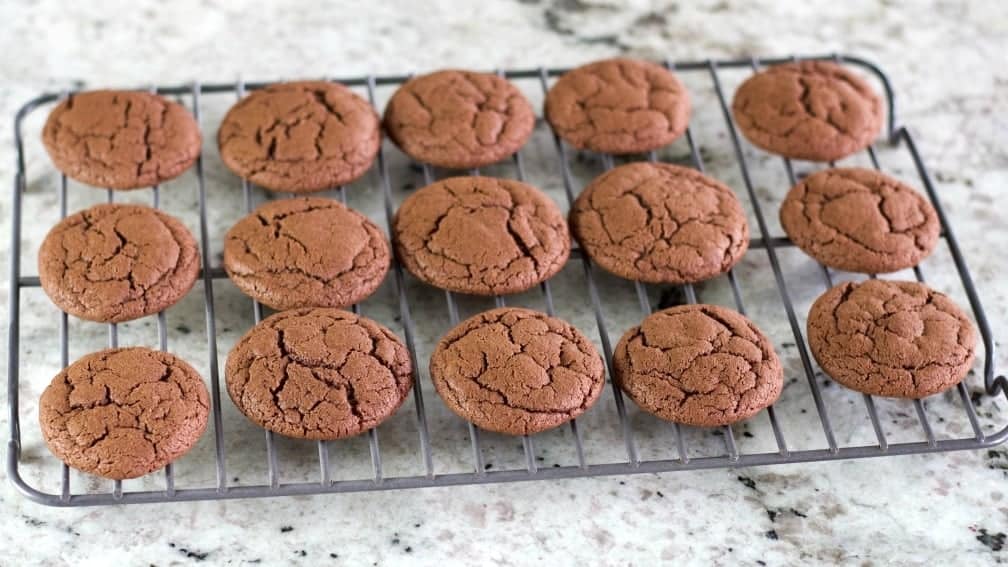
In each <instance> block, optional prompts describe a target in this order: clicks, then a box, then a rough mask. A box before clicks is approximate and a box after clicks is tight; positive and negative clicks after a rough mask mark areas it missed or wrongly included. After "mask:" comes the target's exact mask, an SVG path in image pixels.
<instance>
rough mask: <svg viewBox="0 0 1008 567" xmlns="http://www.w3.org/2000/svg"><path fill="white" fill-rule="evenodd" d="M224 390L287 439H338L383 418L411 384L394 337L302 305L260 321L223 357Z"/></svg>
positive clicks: (362, 320)
mask: <svg viewBox="0 0 1008 567" xmlns="http://www.w3.org/2000/svg"><path fill="white" fill-rule="evenodd" d="M224 371H225V375H226V377H227V389H228V394H230V395H231V399H232V400H233V401H234V403H235V405H236V406H238V409H239V410H241V412H242V413H244V414H245V415H246V416H248V418H249V419H251V420H252V421H254V422H255V423H257V424H259V425H261V426H263V427H265V428H266V429H269V430H270V431H274V432H276V433H279V434H281V435H286V436H288V437H298V438H302V439H341V438H344V437H351V436H353V435H357V434H359V433H362V432H364V431H367V430H368V429H372V428H374V427H377V426H378V424H380V423H381V422H383V421H385V420H386V419H387V418H388V417H389V416H391V415H392V414H393V413H395V411H396V410H397V409H399V406H401V405H402V403H403V402H404V401H405V400H406V396H407V395H408V394H409V391H410V388H411V387H412V385H413V366H412V364H411V363H410V358H409V354H407V352H406V347H404V346H403V344H402V342H401V341H400V340H399V337H397V336H395V335H394V334H393V333H392V331H390V330H388V329H387V328H385V327H384V326H382V325H379V324H378V323H376V322H374V321H372V320H370V319H368V318H366V317H360V316H357V315H354V314H353V313H350V312H348V311H341V310H339V309H327V308H306V309H294V310H291V311H283V312H281V313H277V314H275V315H273V316H271V317H267V318H266V319H263V320H262V322H261V323H259V324H258V325H256V326H255V327H253V328H252V330H250V331H249V332H248V333H246V334H245V336H244V337H242V339H241V340H240V341H238V344H237V345H235V347H234V350H232V351H231V354H229V355H228V358H227V365H226V366H225V370H224Z"/></svg>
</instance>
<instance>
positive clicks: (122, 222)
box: [38, 203, 200, 323]
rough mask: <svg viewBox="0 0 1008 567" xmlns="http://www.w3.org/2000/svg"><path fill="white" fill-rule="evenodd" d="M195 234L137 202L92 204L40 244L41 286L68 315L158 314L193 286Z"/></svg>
mask: <svg viewBox="0 0 1008 567" xmlns="http://www.w3.org/2000/svg"><path fill="white" fill-rule="evenodd" d="M199 264H200V255H199V249H198V247H197V245H196V239H195V238H194V237H193V235H192V233H190V232H189V230H188V229H187V228H186V227H185V226H184V225H183V224H182V223H181V222H180V221H179V220H178V219H176V218H175V217H172V216H170V215H168V214H166V213H163V212H161V211H159V210H157V209H152V208H151V207H147V206H144V205H127V204H112V203H109V204H99V205H95V206H93V207H91V208H89V209H85V210H83V211H80V212H79V213H76V214H73V215H70V216H69V217H67V218H65V219H63V220H62V221H60V222H59V224H57V225H56V226H54V227H53V228H52V229H51V230H50V231H49V233H48V234H47V235H46V237H45V239H44V240H43V241H42V246H41V247H40V248H39V255H38V269H39V280H40V283H41V284H42V289H43V290H45V292H46V295H48V296H49V299H51V300H52V302H53V303H55V304H56V306H57V307H59V308H60V309H62V310H63V311H66V312H67V313H69V314H71V315H74V316H76V317H80V318H81V319H87V320H89V321H99V322H106V323H119V322H123V321H129V320H132V319H137V318H140V317H143V316H145V315H150V314H152V313H157V312H159V311H162V310H164V309H167V308H168V307H170V306H171V305H174V304H175V303H176V302H177V301H178V300H179V299H181V298H182V297H183V296H184V295H185V294H186V293H188V292H189V290H190V289H192V286H193V284H194V283H195V282H196V277H197V275H198V274H199V267H200V266H199Z"/></svg>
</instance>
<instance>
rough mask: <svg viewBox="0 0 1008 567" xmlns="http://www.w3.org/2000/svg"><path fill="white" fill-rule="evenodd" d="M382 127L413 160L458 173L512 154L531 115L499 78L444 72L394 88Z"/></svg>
mask: <svg viewBox="0 0 1008 567" xmlns="http://www.w3.org/2000/svg"><path fill="white" fill-rule="evenodd" d="M384 123H385V131H386V132H388V135H389V137H390V138H392V141H394V142H395V143H396V145H398V146H399V147H400V148H401V149H402V150H403V152H405V153H406V154H407V155H409V156H410V157H412V158H413V159H415V160H417V161H420V162H425V163H429V164H432V165H436V166H440V167H448V168H456V169H462V168H470V167H481V166H484V165H490V164H492V163H496V162H498V161H500V160H502V159H504V158H506V157H507V156H510V155H511V154H513V153H515V152H517V151H518V149H519V148H521V147H522V146H523V145H525V142H526V140H528V138H529V136H531V135H532V129H533V128H534V127H535V111H533V110H532V105H531V104H529V101H528V99H526V98H525V96H524V95H523V94H522V93H521V91H519V90H518V88H517V87H515V86H514V85H513V84H511V83H510V82H509V81H508V80H507V79H505V78H504V77H500V76H497V75H494V74H491V73H476V72H472V71H457V70H446V71H437V72H435V73H430V74H428V75H421V76H419V77H414V78H412V79H410V80H409V81H407V82H406V83H404V84H403V85H402V86H401V87H399V90H397V91H396V92H395V94H394V95H392V98H391V99H389V103H388V106H387V107H386V108H385V119H384Z"/></svg>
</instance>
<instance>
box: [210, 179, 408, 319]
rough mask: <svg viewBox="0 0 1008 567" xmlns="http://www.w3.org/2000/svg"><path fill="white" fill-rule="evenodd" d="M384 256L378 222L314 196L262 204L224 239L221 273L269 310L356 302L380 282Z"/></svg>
mask: <svg viewBox="0 0 1008 567" xmlns="http://www.w3.org/2000/svg"><path fill="white" fill-rule="evenodd" d="M390 260H391V254H390V251H389V246H388V243H387V242H386V241H385V236H384V235H383V234H382V231H381V229H380V228H378V226H377V225H375V224H374V223H373V222H371V221H370V220H369V219H368V218H367V217H365V216H364V215H362V214H360V213H358V212H357V211H355V210H353V209H351V208H349V207H347V206H345V205H343V204H342V203H340V202H338V201H334V200H332V199H323V198H318V197H300V198H296V199H281V200H277V201H272V202H269V203H266V204H264V205H262V206H260V207H259V208H257V209H256V210H255V211H253V212H252V213H251V214H250V215H248V216H246V217H244V218H242V219H241V220H239V221H238V222H237V223H236V224H235V225H234V226H232V227H231V229H230V230H228V232H227V234H226V235H225V237H224V269H225V270H226V271H227V273H228V277H230V278H231V281H233V282H234V283H235V285H236V286H238V288H239V289H240V290H242V292H244V293H245V294H246V295H248V296H250V297H252V298H253V299H255V300H257V301H259V302H260V303H263V304H265V305H268V306H270V307H272V308H273V309H276V310H283V309H293V308H296V307H345V306H348V305H352V304H354V303H357V302H359V301H361V300H362V299H364V298H366V297H368V296H369V295H371V294H372V293H374V291H375V290H376V289H377V288H378V286H379V285H381V282H382V280H383V279H384V278H385V274H386V272H388V268H389V262H390Z"/></svg>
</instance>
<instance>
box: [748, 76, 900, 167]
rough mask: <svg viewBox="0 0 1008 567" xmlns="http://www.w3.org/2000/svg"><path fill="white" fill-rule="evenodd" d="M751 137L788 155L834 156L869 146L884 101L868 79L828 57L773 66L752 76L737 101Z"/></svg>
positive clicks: (878, 127)
mask: <svg viewBox="0 0 1008 567" xmlns="http://www.w3.org/2000/svg"><path fill="white" fill-rule="evenodd" d="M732 113H733V115H734V116H735V122H736V123H737V124H738V126H739V129H740V130H741V131H742V133H743V134H745V137H746V138H748V139H749V141H750V142H752V143H753V144H755V145H756V146H759V147H760V148H763V149H764V150H766V151H768V152H771V153H775V154H778V155H781V156H784V157H790V158H795V159H805V160H811V161H834V160H838V159H842V158H844V157H847V156H849V155H851V154H853V153H855V152H858V151H860V150H862V149H864V148H866V147H868V145H870V144H871V143H872V141H873V140H874V139H875V136H877V135H878V133H879V130H881V128H882V100H881V99H880V98H879V97H878V95H876V94H875V92H874V91H872V89H871V87H870V86H868V83H866V82H865V81H864V80H862V79H861V78H860V77H858V76H857V75H855V74H854V73H851V72H850V71H848V70H847V69H844V68H843V67H841V66H840V65H837V64H835V63H830V62H827V61H802V62H799V63H786V64H783V65H774V66H772V67H768V68H767V69H766V70H764V71H761V72H759V73H756V74H755V75H753V76H752V77H749V78H748V79H747V80H746V81H745V82H744V83H742V85H741V86H739V88H738V90H737V91H735V99H734V100H733V101H732Z"/></svg>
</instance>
